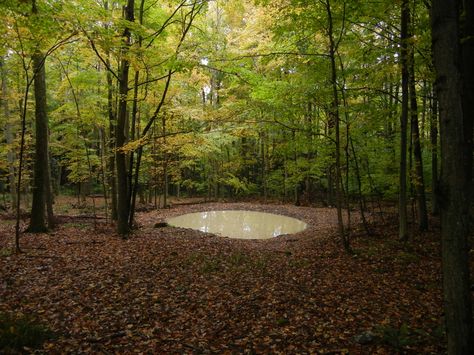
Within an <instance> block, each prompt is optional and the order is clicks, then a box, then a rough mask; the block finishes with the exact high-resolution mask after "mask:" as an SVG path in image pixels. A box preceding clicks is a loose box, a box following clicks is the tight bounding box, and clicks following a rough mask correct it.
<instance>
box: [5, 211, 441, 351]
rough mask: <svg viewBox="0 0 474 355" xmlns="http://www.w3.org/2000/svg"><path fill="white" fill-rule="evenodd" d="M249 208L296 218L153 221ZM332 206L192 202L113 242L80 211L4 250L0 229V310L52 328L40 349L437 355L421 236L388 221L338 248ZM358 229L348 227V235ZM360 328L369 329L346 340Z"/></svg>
mask: <svg viewBox="0 0 474 355" xmlns="http://www.w3.org/2000/svg"><path fill="white" fill-rule="evenodd" d="M222 208H229V209H242V208H248V209H253V210H263V211H267V212H274V213H281V214H286V215H289V216H293V217H297V218H300V219H303V220H305V221H306V222H308V223H309V225H310V227H309V228H308V229H307V230H306V231H304V232H301V233H299V234H296V235H292V236H283V237H277V238H274V239H270V240H261V241H256V240H236V239H228V238H222V237H217V236H213V235H209V234H203V233H200V232H196V231H192V230H184V229H177V228H171V227H165V228H153V225H154V224H155V223H156V222H158V221H160V220H163V219H164V218H166V217H168V216H171V215H177V214H182V213H186V212H190V211H198V210H210V209H222ZM335 223H336V217H335V212H334V210H331V209H323V208H309V207H293V206H282V205H251V204H202V205H195V206H191V205H190V206H182V207H179V208H172V209H169V210H165V211H153V212H148V213H142V214H140V215H139V224H140V225H141V228H140V229H139V230H138V231H137V232H136V233H135V234H134V235H133V236H131V237H130V238H129V239H127V240H122V239H121V238H119V237H117V236H116V235H115V234H114V233H113V230H112V229H111V228H110V227H108V226H106V225H104V224H101V225H99V226H98V227H97V228H96V229H95V230H94V228H93V226H92V224H91V222H90V221H85V220H80V219H78V220H72V219H71V220H70V221H68V222H67V223H63V224H61V225H60V226H59V227H58V228H57V229H56V230H55V231H54V232H52V233H50V234H40V235H31V234H24V235H23V236H22V240H21V243H22V245H23V249H24V250H25V251H26V253H23V254H20V255H8V253H7V252H6V250H7V248H9V247H10V245H11V242H12V239H13V234H12V233H13V231H12V225H11V224H8V223H7V224H6V223H2V224H1V227H0V248H1V249H0V250H1V251H2V253H0V267H1V269H0V312H4V313H14V314H28V315H33V316H34V317H35V318H36V319H37V320H38V321H39V322H41V323H43V324H46V325H48V327H49V328H50V329H51V330H53V331H54V332H56V334H57V336H56V338H54V339H52V340H50V341H48V342H46V343H45V344H44V346H43V350H44V351H46V352H53V353H59V352H74V353H101V352H102V353H112V352H113V353H133V352H135V353H269V352H270V353H285V354H288V353H348V352H350V353H351V354H368V353H381V354H386V353H396V352H399V351H401V352H405V353H439V352H441V351H443V344H444V338H443V332H442V329H441V328H440V324H442V321H441V313H442V311H441V304H442V303H441V292H440V287H441V286H440V282H441V281H440V280H441V276H440V257H439V243H438V241H437V237H436V236H435V233H427V234H425V235H423V236H420V237H417V238H416V239H415V240H414V241H412V242H411V243H410V244H408V245H406V246H403V245H400V244H399V242H398V241H397V240H396V238H395V236H396V231H395V230H393V226H385V227H384V228H385V229H383V228H379V229H380V231H379V233H377V234H376V236H374V237H367V236H359V237H357V238H355V239H353V240H352V243H353V247H354V249H355V254H354V255H352V256H351V255H347V254H345V253H344V252H343V249H342V246H341V245H340V242H339V240H338V238H337V236H336V235H335V228H334V227H335ZM360 234H362V233H360ZM367 331H372V332H373V333H374V334H375V335H376V337H375V339H369V340H368V341H367V344H360V343H361V342H365V341H359V342H358V341H356V340H355V337H356V336H357V335H360V334H364V333H366V332H367Z"/></svg>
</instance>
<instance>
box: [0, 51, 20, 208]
mask: <svg viewBox="0 0 474 355" xmlns="http://www.w3.org/2000/svg"><path fill="white" fill-rule="evenodd" d="M0 71H1V76H2V97H1V102H2V110H3V114H4V115H5V120H6V123H5V140H6V143H7V144H8V146H9V148H8V151H7V162H8V184H9V191H10V199H11V201H10V203H11V210H12V211H14V210H15V207H16V199H17V195H16V183H15V167H14V164H15V152H14V150H13V149H14V148H13V143H14V135H13V127H12V124H11V122H10V119H11V118H10V108H9V106H8V84H7V72H6V70H5V68H4V61H3V57H0Z"/></svg>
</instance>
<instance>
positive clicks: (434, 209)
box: [430, 97, 439, 216]
mask: <svg viewBox="0 0 474 355" xmlns="http://www.w3.org/2000/svg"><path fill="white" fill-rule="evenodd" d="M437 116H438V99H437V98H436V97H433V99H432V108H431V121H430V140H431V213H433V214H434V215H435V216H436V215H438V214H439V201H438V200H439V199H438V192H439V184H438V117H437Z"/></svg>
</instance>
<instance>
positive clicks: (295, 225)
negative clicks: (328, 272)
mask: <svg viewBox="0 0 474 355" xmlns="http://www.w3.org/2000/svg"><path fill="white" fill-rule="evenodd" d="M167 222H168V224H169V225H170V226H173V227H180V228H191V229H195V230H199V231H201V232H206V233H213V234H217V235H220V236H224V237H230V238H239V239H268V238H273V237H276V236H279V235H282V234H293V233H297V232H301V231H302V230H304V229H306V227H307V224H306V223H304V222H303V221H300V220H298V219H296V218H291V217H287V216H282V215H277V214H272V213H264V212H255V211H240V210H239V211H234V210H230V211H206V212H197V213H189V214H185V215H181V216H178V217H174V218H170V219H168V220H167Z"/></svg>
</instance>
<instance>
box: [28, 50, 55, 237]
mask: <svg viewBox="0 0 474 355" xmlns="http://www.w3.org/2000/svg"><path fill="white" fill-rule="evenodd" d="M44 59H45V58H44V56H43V55H42V54H41V53H38V52H37V53H35V54H34V55H33V56H32V62H33V70H34V73H35V77H34V89H35V96H34V97H35V138H36V142H35V160H34V180H33V202H32V205H31V218H30V225H29V227H28V231H29V232H31V233H42V232H46V231H47V227H46V219H45V216H46V200H47V198H49V197H47V196H46V192H47V190H48V189H47V185H49V184H50V182H49V176H48V172H49V169H48V168H47V166H48V164H49V159H48V118H47V115H46V74H45V67H44Z"/></svg>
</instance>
